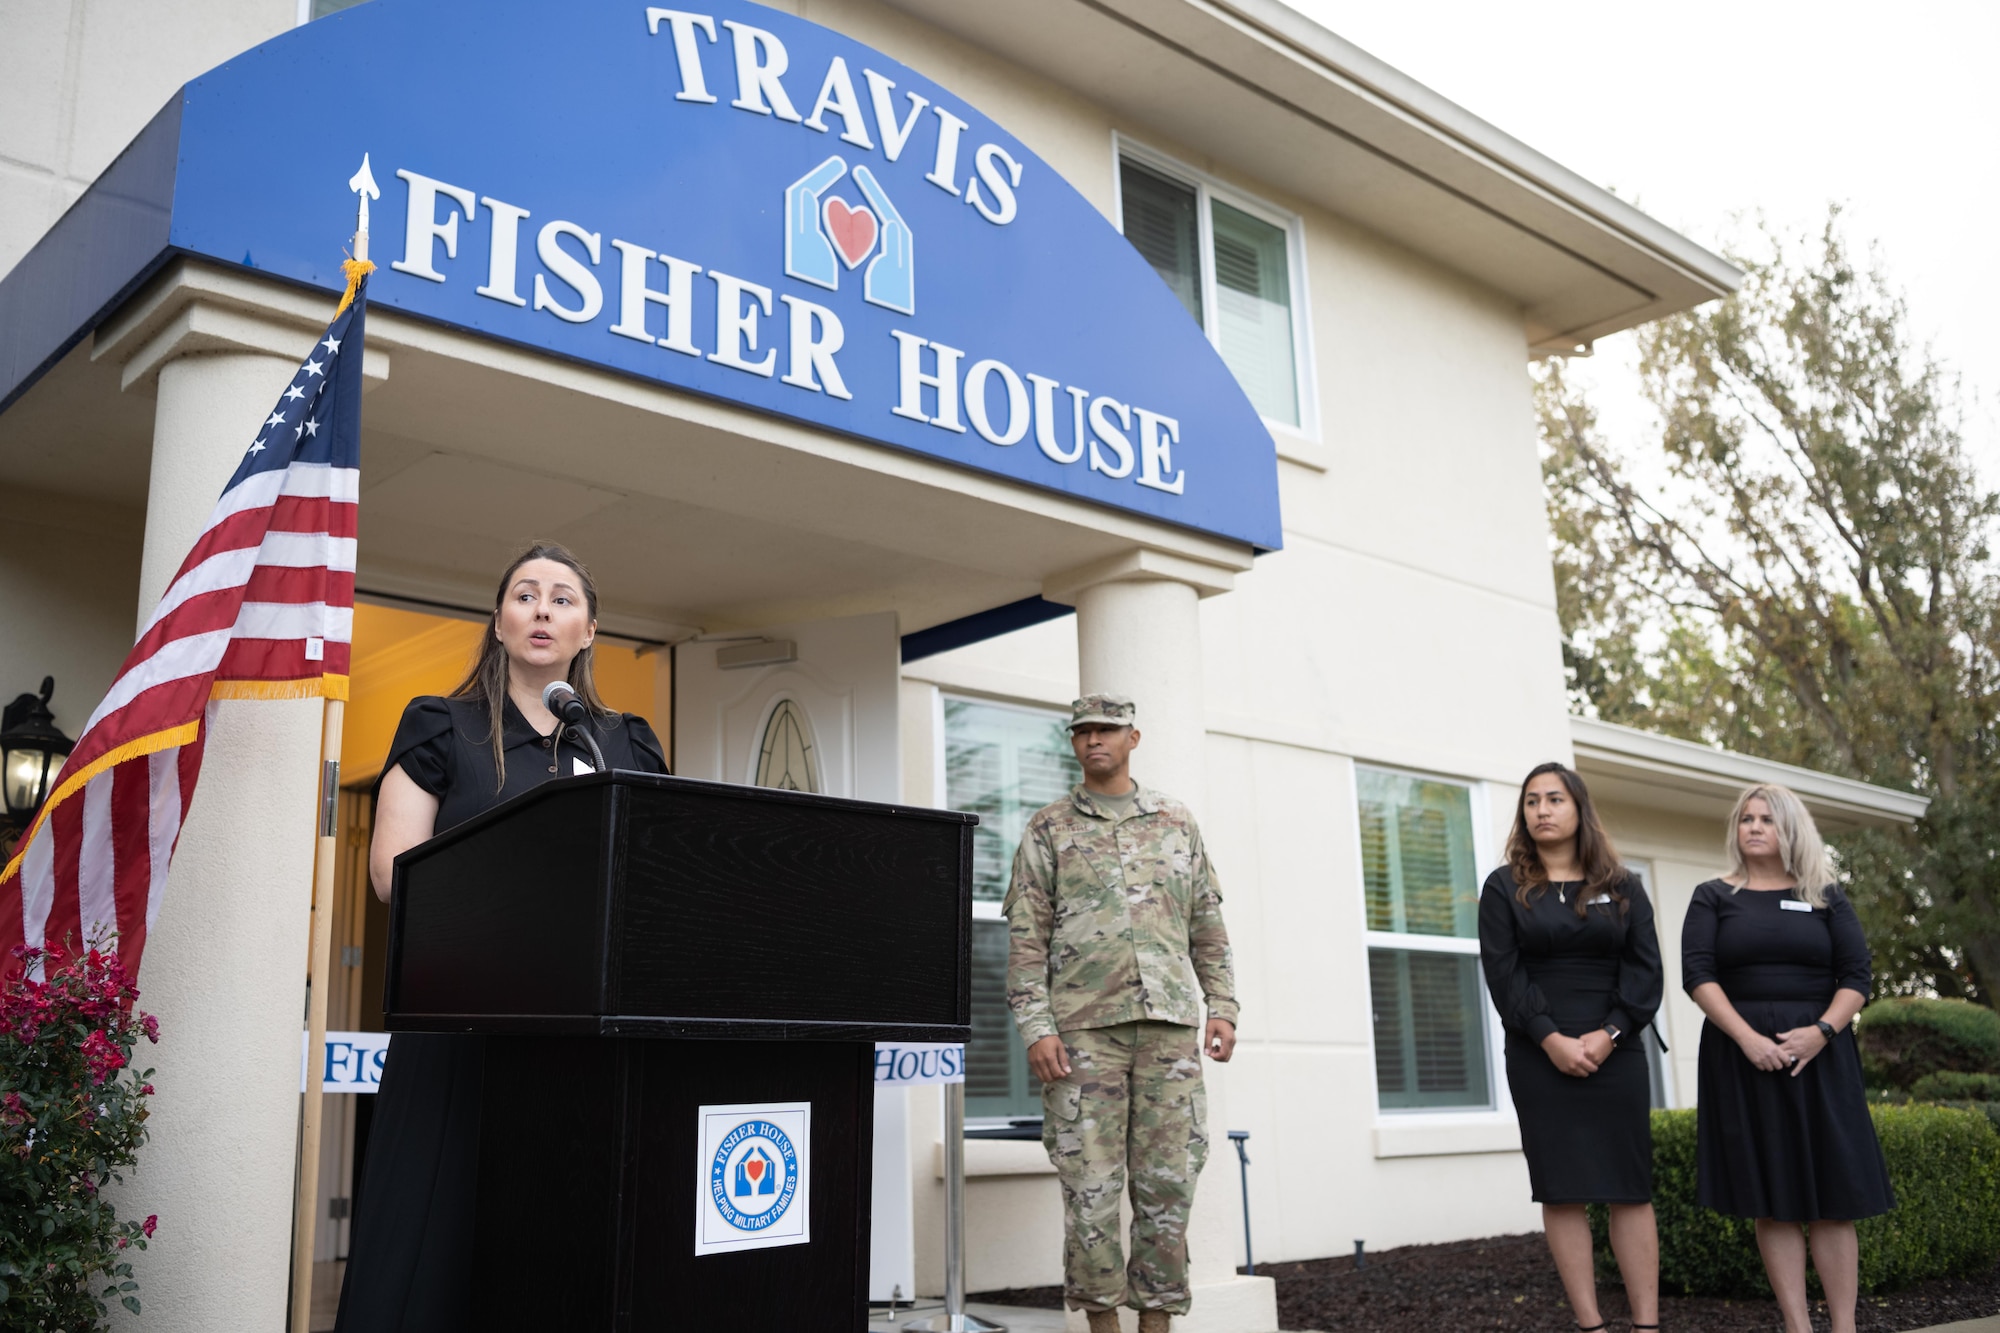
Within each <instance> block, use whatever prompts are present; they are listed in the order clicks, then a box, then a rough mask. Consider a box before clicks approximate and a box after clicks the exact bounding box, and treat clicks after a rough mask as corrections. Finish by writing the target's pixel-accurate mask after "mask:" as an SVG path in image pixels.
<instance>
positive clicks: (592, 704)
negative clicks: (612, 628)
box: [451, 542, 618, 791]
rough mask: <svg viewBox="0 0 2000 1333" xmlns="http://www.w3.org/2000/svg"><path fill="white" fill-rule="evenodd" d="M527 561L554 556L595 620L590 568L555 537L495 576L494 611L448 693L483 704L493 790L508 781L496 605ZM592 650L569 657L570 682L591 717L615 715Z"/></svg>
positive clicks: (503, 653)
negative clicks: (468, 665)
mask: <svg viewBox="0 0 2000 1333" xmlns="http://www.w3.org/2000/svg"><path fill="white" fill-rule="evenodd" d="M530 560H553V561H555V562H556V563H557V564H559V565H567V566H568V567H569V568H570V570H571V571H572V572H574V573H575V575H576V579H577V583H578V584H580V585H581V586H582V588H583V600H584V604H585V606H586V607H587V608H588V609H589V611H590V618H591V619H592V620H596V619H597V585H596V584H595V583H593V582H592V581H591V578H590V571H589V570H587V569H585V568H584V567H583V562H582V561H581V560H578V559H577V558H576V557H575V556H573V555H571V554H570V553H569V549H568V548H567V547H564V546H558V545H557V544H556V543H554V542H536V543H535V544H534V545H533V546H530V547H529V548H528V549H527V550H525V551H523V552H521V554H519V555H517V556H515V557H514V559H513V561H512V562H511V563H510V564H508V566H507V572H506V573H504V574H502V575H501V576H500V587H499V589H498V590H497V591H495V592H494V594H493V616H492V618H491V619H490V620H488V621H487V622H486V635H485V637H484V639H483V640H482V641H481V643H480V645H479V656H478V657H476V658H474V659H473V663H472V669H471V670H470V671H468V672H467V673H466V675H465V679H464V680H462V681H460V682H459V685H458V688H457V689H455V690H453V691H452V692H451V697H452V698H454V699H478V700H481V701H483V702H484V703H485V705H486V723H487V727H488V730H489V732H490V737H489V739H490V740H491V742H492V745H493V776H494V779H495V781H494V788H493V789H494V790H495V791H498V790H500V789H501V788H502V787H505V786H506V785H507V747H506V745H505V743H504V742H503V740H502V739H501V730H502V727H501V720H502V719H503V718H504V717H505V716H506V712H507V647H506V645H505V644H503V643H501V642H500V608H501V606H502V605H503V604H504V603H505V602H506V600H507V589H508V588H510V587H512V586H513V583H514V575H515V574H517V573H519V572H520V569H521V566H522V565H525V564H527V563H528V562H529V561H530ZM596 651H597V649H596V645H594V644H592V645H590V646H587V647H585V648H583V649H581V650H579V651H578V653H577V655H576V656H575V657H572V658H571V659H570V662H569V685H570V688H571V689H573V690H575V691H576V697H577V698H579V699H581V700H583V702H584V705H585V706H586V707H587V708H589V709H590V712H591V715H592V716H593V717H598V718H604V719H610V718H615V717H617V716H618V714H617V713H616V712H614V711H613V710H612V709H611V707H610V706H609V705H607V704H606V703H605V702H604V700H603V698H602V697H601V696H600V695H599V694H598V693H597V679H596V677H595V676H594V675H593V674H592V673H591V661H592V655H593V654H594V653H595V652H596Z"/></svg>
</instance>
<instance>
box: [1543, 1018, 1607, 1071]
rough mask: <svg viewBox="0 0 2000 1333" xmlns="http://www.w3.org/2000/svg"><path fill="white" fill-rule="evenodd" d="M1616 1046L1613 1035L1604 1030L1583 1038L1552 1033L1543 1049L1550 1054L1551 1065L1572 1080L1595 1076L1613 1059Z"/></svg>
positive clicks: (1545, 1038) (1598, 1030)
mask: <svg viewBox="0 0 2000 1333" xmlns="http://www.w3.org/2000/svg"><path fill="white" fill-rule="evenodd" d="M1614 1045H1616V1043H1615V1042H1613V1041H1612V1040H1611V1034H1610V1033H1609V1032H1606V1031H1605V1030H1604V1029H1603V1028H1598V1029H1597V1030H1596V1031H1594V1032H1586V1033H1584V1034H1583V1035H1582V1036H1581V1037H1565V1036H1564V1035H1563V1034H1562V1033H1560V1032H1551V1033H1550V1034H1549V1035H1548V1036H1546V1037H1543V1038H1542V1049H1543V1050H1544V1051H1546V1052H1547V1053H1548V1057H1549V1063H1550V1064H1553V1065H1554V1066H1555V1067H1556V1068H1557V1069H1559V1070H1561V1071H1562V1072H1563V1073H1565V1074H1568V1075H1569V1076H1570V1077H1571V1078H1589V1077H1590V1076H1591V1075H1592V1074H1595V1073H1596V1072H1597V1071H1598V1069H1599V1068H1600V1067H1601V1066H1602V1065H1603V1064H1604V1062H1605V1061H1606V1060H1609V1059H1610V1058H1611V1049H1612V1047H1613V1046H1614Z"/></svg>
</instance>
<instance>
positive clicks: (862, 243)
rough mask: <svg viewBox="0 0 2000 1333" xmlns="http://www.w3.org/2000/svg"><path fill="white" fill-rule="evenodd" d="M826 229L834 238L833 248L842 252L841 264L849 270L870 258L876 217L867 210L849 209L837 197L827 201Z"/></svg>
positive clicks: (873, 242)
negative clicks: (869, 253)
mask: <svg viewBox="0 0 2000 1333" xmlns="http://www.w3.org/2000/svg"><path fill="white" fill-rule="evenodd" d="M826 229H827V231H828V232H830V233H831V234H832V236H833V248H834V249H835V250H838V251H839V252H840V262H841V263H843V264H845V265H847V266H848V267H849V268H853V267H854V266H855V265H856V264H859V263H860V262H861V261H862V260H864V259H866V258H868V252H869V251H870V250H873V249H874V248H875V215H874V214H873V213H871V212H869V211H868V210H867V209H865V208H849V207H848V206H847V201H846V200H845V199H842V198H840V197H839V196H837V195H836V196H835V197H834V198H832V199H829V200H827V201H826Z"/></svg>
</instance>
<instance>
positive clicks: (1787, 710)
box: [1536, 210, 2000, 1004]
mask: <svg viewBox="0 0 2000 1333" xmlns="http://www.w3.org/2000/svg"><path fill="white" fill-rule="evenodd" d="M1732 258H1734V259H1735V261H1736V262H1737V263H1738V264H1739V265H1740V266H1741V267H1742V268H1743V269H1744V271H1745V274H1746V278H1745V282H1744V284H1743V287H1742V289H1741V290H1740V291H1739V292H1737V293H1736V294H1735V295H1734V296H1732V297H1730V298H1729V299H1727V300H1725V301H1722V302H1719V303H1716V304H1714V305H1712V306H1708V307H1705V308H1703V309H1700V310H1696V311H1691V312H1688V313H1685V314H1681V315H1676V316H1673V317H1671V318H1668V319H1665V320H1661V321H1659V322H1657V323H1655V324H1652V325H1649V326H1647V327H1646V328H1644V329H1642V330H1641V331H1640V333H1639V345H1640V367H1641V375H1642V380H1643V384H1644V388H1645V392H1646V395H1647V397H1648V398H1649V399H1650V401H1651V402H1652V404H1653V406H1654V407H1655V408H1656V409H1657V413H1658V418H1659V422H1660V433H1659V436H1658V438H1657V439H1651V440H1647V441H1645V442H1644V443H1643V445H1641V444H1637V443H1626V444H1614V443H1612V442H1609V441H1607V440H1606V439H1605V438H1604V436H1603V433H1602V432H1601V431H1600V430H1599V428H1598V424H1597V420H1596V417H1595V415H1594V414H1593V412H1592V411H1591V409H1590V407H1589V404H1588V402H1587V401H1586V400H1585V398H1584V396H1583V394H1582V393H1581V392H1580V391H1579V390H1578V389H1577V388H1576V387H1575V386H1574V385H1572V384H1571V383H1570V382H1569V381H1568V380H1567V379H1566V378H1565V376H1564V374H1563V367H1562V366H1561V365H1560V363H1551V364H1550V365H1548V366H1546V367H1545V368H1543V369H1542V370H1541V371H1540V372H1539V373H1538V375H1537V380H1536V394H1537V406H1538V411H1539V415H1540V425H1541V435H1542V442H1543V457H1544V475H1545V479H1546V482H1547V495H1548V505H1549V517H1550V521H1551V526H1552V529H1553V533H1554V540H1555V567H1556V580H1557V588H1558V598H1559V608H1560V613H1561V617H1562V625H1563V632H1564V660H1565V664H1566V666H1567V669H1568V672H1569V679H1570V686H1571V689H1572V691H1573V694H1574V696H1575V700H1576V702H1577V703H1578V704H1579V705H1581V706H1583V707H1585V708H1587V709H1589V710H1591V711H1594V712H1595V713H1596V714H1597V715H1598V716H1600V717H1603V718H1605V719H1606V720H1609V721H1616V722H1626V723H1630V724H1633V725H1637V726H1644V727H1648V728H1650V729H1653V730H1657V731H1661V732H1664V733H1666V734H1670V735H1677V736H1681V737H1685V738H1687V739H1691V740H1699V741H1705V742H1709V743H1712V744H1718V745H1723V746H1727V747H1729V748H1731V749H1736V750H1741V751H1744V752H1746V753H1749V754H1755V755H1760V756H1763V757H1765V758H1769V759H1775V760H1780V761H1783V762H1786V763H1793V764H1802V765H1806V766H1808V767H1811V768H1817V769H1822V770H1825V771H1828V772H1833V773H1840V774H1844V775H1847V776H1850V777H1855V778H1860V779H1863V780H1864V781H1868V782H1873V783H1879V784H1881V785H1884V786H1889V787H1896V788H1901V789H1904V790H1909V791H1916V792H1920V793H1922V794H1924V795H1927V796H1929V797H1931V798H1932V805H1931V809H1930V813H1929V815H1928V817H1927V818H1926V819H1925V820H1924V821H1922V822H1921V823H1920V824H1919V826H1918V827H1917V828H1916V829H1915V830H1913V831H1912V832H1911V833H1909V834H1907V835H1901V834H1894V835H1892V834H1887V833H1882V832H1867V833H1859V834H1854V833H1850V834H1845V835H1841V836H1839V837H1837V838H1835V839H1834V842H1835V845H1836V849H1837V850H1838V852H1839V853H1840V854H1841V858H1842V864H1843V868H1844V873H1845V874H1846V877H1847V878H1848V880H1849V884H1850V892H1851V893H1852V895H1853V897H1854V899H1855V902H1856V906H1857V909H1858V910H1859V911H1860V912H1861V914H1862V918H1863V922H1864V924H1865V925H1866V926H1867V928H1868V930H1869V935H1870V939H1871V943H1872V945H1873V947H1874V949H1875V957H1876V971H1877V990H1878V992H1884V993H1886V992H1903V993H1908V992H1922V991H1926V990H1935V991H1936V992H1937V993H1939V994H1943V995H1963V996H1966V997H1969V998H1974V999H1979V1000H1982V1001H1985V1002H1986V1003H1989V1004H1990V1003H1993V1002H1994V998H1995V996H1996V995H2000V911H1996V910H1995V908H1996V905H2000V836H1996V830H2000V825H1997V824H1996V815H2000V753H1996V749H1995V745H1994V726H1995V722H1996V717H1995V709H1996V701H2000V696H1996V691H1995V679H1996V652H1995V650H1996V642H1995V629H1996V609H2000V601H1997V599H2000V585H1996V581H1995V577H1994V573H1995V571H1994V569H1993V562H1992V559H1991V555H1990V552H1989V547H1988V538H1989V534H1990V532H1991V530H1992V526H1993V522H1994V519H1995V516H1996V514H2000V497H1996V495H1995V494H1994V493H1993V492H1992V491H1990V490H1988V489H1987V488H1986V487H1985V486H1984V485H1982V483H1981V481H1980V479H1979V477H1978V475H1977V474H1976V471H1975V469H1974V468H1973V466H1972V464H1971V462H1970V460H1969V459H1968V458H1967V456H1966V453H1965V449H1964V446H1963V441H1962V439H1961V434H1960V413H1959V408H1958V384H1957V382H1956V380H1955V379H1954V378H1953V377H1952V376H1951V375H1950V374H1949V373H1948V372H1947V371H1946V370H1945V368H1944V367H1943V366H1941V365H1940V364H1939V362H1938V361H1937V360H1936V359H1935V358H1933V357H1932V356H1931V354H1930V353H1929V351H1928V349H1925V348H1920V347H1917V346H1914V345H1913V344H1912V342H1911V340H1910V337H1909V333H1908V317H1907V311H1906V310H1905V307H1904V304H1903V302H1902V300H1901V299H1900V297H1899V296H1897V295H1896V293H1895V292H1894V290H1893V288H1892V287H1891V285H1890V284H1889V282H1888V280H1887V279H1886V277H1885V276H1884V274H1883V273H1882V271H1881V269H1880V267H1879V265H1876V264H1873V263H1869V264H1862V263H1857V262H1856V259H1855V257H1854V256H1853V254H1852V253H1851V252H1850V249H1849V247H1848V245H1847V243H1846V241H1845V239H1844V237H1843V235H1842V230H1841V226H1840V219H1839V213H1838V210H1834V211H1833V213H1832V214H1830V216H1829V217H1828V219H1827V222H1826V224H1825V226H1824V227H1823V228H1822V229H1820V230H1819V232H1818V233H1817V234H1816V235H1812V236H1805V237H1783V236H1779V235H1776V234H1774V233H1773V232H1771V231H1770V230H1768V229H1765V228H1759V229H1758V230H1757V232H1756V233H1755V237H1754V240H1753V244H1752V246H1751V247H1750V248H1749V251H1748V253H1744V254H1738V255H1733V256H1732Z"/></svg>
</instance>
